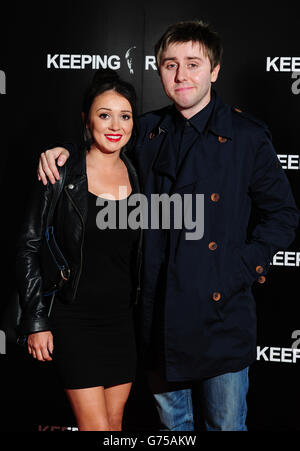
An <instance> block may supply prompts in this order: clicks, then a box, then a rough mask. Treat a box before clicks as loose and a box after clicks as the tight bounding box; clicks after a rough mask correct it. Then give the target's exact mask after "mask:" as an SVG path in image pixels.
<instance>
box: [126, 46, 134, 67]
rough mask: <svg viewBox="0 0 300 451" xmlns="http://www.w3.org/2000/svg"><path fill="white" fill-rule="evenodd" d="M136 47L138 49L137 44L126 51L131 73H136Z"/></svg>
mask: <svg viewBox="0 0 300 451" xmlns="http://www.w3.org/2000/svg"><path fill="white" fill-rule="evenodd" d="M134 49H136V46H133V47H130V49H128V50H127V52H126V53H125V59H126V61H127V66H128V69H129V73H130V74H134V68H133V55H134Z"/></svg>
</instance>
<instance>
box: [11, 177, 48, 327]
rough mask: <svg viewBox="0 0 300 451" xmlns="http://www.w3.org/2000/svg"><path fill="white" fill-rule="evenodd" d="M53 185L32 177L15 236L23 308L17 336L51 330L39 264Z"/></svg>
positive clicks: (18, 278) (17, 275) (19, 287)
mask: <svg viewBox="0 0 300 451" xmlns="http://www.w3.org/2000/svg"><path fill="white" fill-rule="evenodd" d="M52 193H53V190H52V185H51V183H48V184H47V185H46V186H44V185H43V184H42V183H41V182H38V181H37V180H35V182H34V187H33V190H32V193H31V197H30V199H29V201H28V205H27V208H26V212H25V215H24V217H23V222H22V225H21V227H20V230H19V235H18V238H17V252H16V280H17V287H18V292H19V296H20V305H21V309H22V316H21V323H20V327H19V333H20V335H28V334H31V333H35V332H42V331H46V330H50V328H49V322H48V315H47V312H48V309H47V306H46V304H45V302H47V301H46V300H45V297H44V296H43V290H42V277H41V270H40V263H39V250H40V246H41V240H42V237H43V236H44V233H45V226H46V218H47V214H48V210H49V207H50V203H51V197H52Z"/></svg>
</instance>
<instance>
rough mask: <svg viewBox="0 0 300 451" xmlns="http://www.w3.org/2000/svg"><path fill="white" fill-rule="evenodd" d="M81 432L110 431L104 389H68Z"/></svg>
mask: <svg viewBox="0 0 300 451" xmlns="http://www.w3.org/2000/svg"><path fill="white" fill-rule="evenodd" d="M66 393H67V396H68V398H69V401H70V403H71V406H72V409H73V412H74V415H75V418H76V421H77V425H78V429H79V430H80V431H110V430H111V429H110V423H109V418H108V410H107V406H106V397H105V395H104V388H103V387H91V388H81V389H76V390H69V389H66Z"/></svg>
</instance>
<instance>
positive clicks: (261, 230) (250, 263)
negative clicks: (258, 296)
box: [239, 130, 299, 285]
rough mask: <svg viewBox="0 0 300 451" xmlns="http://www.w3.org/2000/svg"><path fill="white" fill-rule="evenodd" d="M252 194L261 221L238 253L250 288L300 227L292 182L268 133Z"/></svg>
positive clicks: (260, 150) (255, 170)
mask: <svg viewBox="0 0 300 451" xmlns="http://www.w3.org/2000/svg"><path fill="white" fill-rule="evenodd" d="M249 195H250V197H251V199H252V202H253V204H254V205H255V206H256V207H257V210H258V212H259V219H258V221H257V222H256V225H255V227H254V229H253V231H252V234H251V237H250V239H249V240H248V242H247V243H246V244H245V245H243V247H242V248H241V249H239V251H240V252H239V253H240V257H241V261H242V266H243V269H244V274H245V276H246V280H247V281H248V284H249V285H251V284H252V283H253V282H254V281H255V280H256V279H258V277H259V276H261V275H265V274H266V273H267V271H268V269H269V266H270V262H271V260H272V258H273V256H274V255H275V254H276V253H277V252H278V251H279V250H284V249H286V248H287V247H288V246H289V245H290V244H291V243H292V242H293V241H294V239H295V235H296V229H297V227H298V225H299V211H298V209H297V206H296V204H295V200H294V197H293V194H292V190H291V187H290V184H289V181H288V179H287V176H286V174H285V173H284V170H283V169H282V166H281V164H280V162H279V160H278V157H277V154H276V152H275V150H274V148H273V144H272V142H271V138H270V136H269V134H268V132H267V130H266V131H265V132H263V138H262V140H261V139H260V144H259V146H258V147H257V153H256V158H255V162H254V168H253V172H252V177H251V182H250V186H249Z"/></svg>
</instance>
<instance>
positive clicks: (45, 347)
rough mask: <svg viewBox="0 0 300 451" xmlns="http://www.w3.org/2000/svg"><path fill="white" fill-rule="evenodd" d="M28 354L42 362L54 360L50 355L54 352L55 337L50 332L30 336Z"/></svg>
mask: <svg viewBox="0 0 300 451" xmlns="http://www.w3.org/2000/svg"><path fill="white" fill-rule="evenodd" d="M27 344H28V352H29V354H31V355H32V357H34V358H35V359H37V360H40V361H41V362H46V361H48V362H50V361H51V360H52V358H51V357H50V355H49V353H51V354H52V352H53V348H54V346H53V335H52V333H51V332H50V331H46V332H36V333H34V334H30V335H28V340H27Z"/></svg>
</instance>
